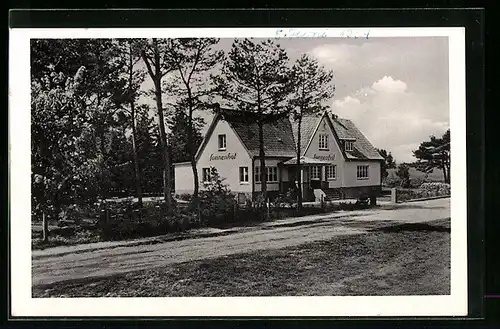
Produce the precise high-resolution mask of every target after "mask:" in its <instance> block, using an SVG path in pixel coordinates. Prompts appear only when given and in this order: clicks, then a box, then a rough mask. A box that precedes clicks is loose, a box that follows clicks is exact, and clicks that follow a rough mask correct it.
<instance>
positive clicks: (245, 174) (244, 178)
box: [240, 167, 248, 183]
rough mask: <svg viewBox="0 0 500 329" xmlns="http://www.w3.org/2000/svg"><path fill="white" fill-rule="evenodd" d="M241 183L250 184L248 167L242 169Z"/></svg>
mask: <svg viewBox="0 0 500 329" xmlns="http://www.w3.org/2000/svg"><path fill="white" fill-rule="evenodd" d="M240 183H248V167H240Z"/></svg>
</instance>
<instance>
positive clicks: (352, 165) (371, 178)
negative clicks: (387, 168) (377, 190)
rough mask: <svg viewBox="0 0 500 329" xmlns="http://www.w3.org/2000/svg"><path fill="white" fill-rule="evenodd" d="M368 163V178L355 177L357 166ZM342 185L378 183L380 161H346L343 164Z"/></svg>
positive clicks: (370, 184)
mask: <svg viewBox="0 0 500 329" xmlns="http://www.w3.org/2000/svg"><path fill="white" fill-rule="evenodd" d="M362 165H368V166H369V167H368V179H357V170H358V166H362ZM344 174H345V175H344V185H343V186H345V187H352V186H372V185H380V162H379V161H346V162H345V164H344Z"/></svg>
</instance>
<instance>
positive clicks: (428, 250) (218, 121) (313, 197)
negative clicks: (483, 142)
mask: <svg viewBox="0 0 500 329" xmlns="http://www.w3.org/2000/svg"><path fill="white" fill-rule="evenodd" d="M219 30H223V31H224V33H225V34H224V33H214V36H197V34H196V33H191V34H189V33H184V34H182V33H181V34H177V35H176V34H175V33H174V34H172V35H169V34H168V33H164V34H163V35H162V34H157V35H148V34H144V35H143V36H141V35H140V33H135V34H131V36H130V37H127V36H124V35H117V36H112V35H106V33H99V32H96V33H94V34H92V36H89V34H88V31H87V34H85V33H83V32H81V33H80V34H78V33H77V34H76V35H75V36H74V37H73V36H72V37H68V34H67V33H66V34H63V35H61V36H58V35H57V34H56V33H55V34H54V35H51V36H50V37H44V36H43V34H41V33H38V34H36V35H35V36H30V37H29V68H24V71H23V72H27V71H28V70H29V84H28V83H27V82H24V83H25V85H26V86H25V88H27V86H28V85H29V88H30V91H29V96H28V95H26V98H27V99H24V100H23V102H24V103H23V104H27V102H28V101H29V102H30V105H29V112H28V109H27V108H26V109H24V110H23V111H24V112H25V113H24V118H27V119H26V121H27V123H26V124H28V125H29V127H28V128H27V129H29V139H28V142H29V143H30V145H29V146H30V149H29V150H25V153H24V156H25V162H26V163H24V164H23V167H22V168H28V166H29V170H30V176H29V177H30V180H29V186H30V189H29V190H25V191H24V194H25V195H24V200H27V203H25V204H24V208H26V209H24V210H23V211H24V213H27V212H28V211H29V213H30V216H29V218H30V220H29V223H28V219H27V218H26V221H25V223H24V224H23V227H24V228H28V227H30V229H29V240H30V241H31V244H30V245H31V249H30V250H29V253H30V259H29V260H26V262H27V263H26V264H30V265H26V266H27V267H26V271H27V274H25V275H30V281H31V282H30V283H31V284H30V286H23V294H24V295H23V296H26V295H27V294H28V290H29V296H28V297H27V298H29V299H30V300H47V298H49V299H48V301H49V302H57V301H61V302H60V303H62V304H57V305H63V303H64V301H65V300H66V301H71V300H75V301H76V300H78V299H81V298H82V297H85V299H81V300H87V304H85V305H87V307H90V305H92V304H94V305H96V307H97V305H98V303H99V302H100V301H102V300H104V301H106V300H107V301H121V302H122V303H126V302H125V301H124V300H128V299H122V298H123V297H127V298H130V297H132V298H131V300H132V299H133V300H135V301H136V302H135V303H136V304H134V305H140V303H141V300H148V298H151V297H155V298H170V297H189V298H188V299H186V300H185V301H184V304H183V305H184V307H186V305H190V304H191V305H193V306H192V307H193V309H191V312H192V313H193V314H195V313H196V305H201V304H197V303H201V302H202V301H205V302H206V303H210V299H209V300H208V301H207V300H206V299H199V297H213V298H218V297H239V299H238V300H240V302H242V301H241V300H242V298H241V297H248V300H254V302H255V303H260V302H256V301H255V299H252V298H253V297H268V298H274V297H305V298H306V300H308V299H307V298H308V297H332V298H333V297H334V298H336V299H335V301H336V302H337V303H343V302H342V299H338V298H344V297H359V298H366V301H362V302H360V303H361V304H363V303H366V304H371V307H372V308H373V309H375V311H373V312H375V313H378V312H382V311H381V310H387V308H383V307H382V306H377V305H376V304H377V303H378V302H374V301H370V298H372V297H373V298H386V297H387V298H389V297H394V298H400V297H404V298H416V299H415V301H412V299H409V301H410V302H408V303H406V304H405V303H404V302H401V303H400V302H398V301H402V300H400V299H396V300H393V301H392V303H393V304H398V303H399V304H404V305H393V306H394V307H395V309H396V308H397V307H402V308H403V309H406V310H407V309H412V308H415V312H417V313H418V311H417V309H418V307H422V308H423V309H426V310H427V311H423V312H432V309H431V311H429V305H430V304H429V303H428V300H427V299H418V298H427V297H433V298H437V299H436V301H437V303H438V304H439V303H441V304H443V303H444V304H446V303H448V301H451V300H452V299H440V298H451V297H453V300H457V301H458V300H459V299H460V298H462V299H463V298H465V295H464V294H463V292H464V291H465V289H466V282H458V281H459V280H462V279H464V275H465V274H458V276H455V277H453V275H454V274H452V273H453V272H452V267H453V270H454V271H460V268H465V266H466V254H460V253H462V252H464V250H465V246H462V247H460V246H458V247H457V248H458V249H456V250H457V252H456V253H455V254H454V258H453V259H452V249H453V248H455V247H454V246H453V248H452V243H451V241H452V239H451V235H452V234H461V235H459V236H457V237H458V238H460V236H462V237H463V236H464V234H466V233H465V225H466V221H465V218H464V217H460V215H461V212H460V210H457V211H455V210H452V208H453V207H456V206H460V205H459V204H460V198H461V197H462V196H463V193H465V192H460V189H462V188H463V186H462V184H464V179H465V177H461V176H463V175H465V171H464V170H465V169H464V168H463V167H462V171H460V170H461V169H460V167H461V164H462V163H459V161H460V162H461V161H462V160H463V159H464V154H465V146H464V145H458V144H460V142H461V141H463V139H462V138H464V136H465V131H464V129H465V128H464V126H465V124H464V122H465V121H464V119H462V118H458V119H454V118H453V116H458V117H460V116H463V115H464V112H465V106H464V105H463V104H462V103H461V102H462V99H461V98H460V97H458V98H453V97H452V93H453V92H455V91H456V90H462V89H461V88H462V86H461V85H460V82H459V81H458V82H457V80H456V79H455V80H454V78H453V75H452V74H453V73H455V74H456V72H451V71H455V69H453V68H454V66H453V62H452V55H453V54H455V56H456V54H457V53H460V49H461V48H460V47H459V48H458V50H456V51H452V49H451V48H450V47H451V45H452V42H451V41H450V38H451V37H450V35H448V34H447V33H449V32H450V31H452V32H457V31H456V30H454V29H448V30H446V31H445V32H443V33H439V29H435V31H434V32H435V33H427V32H426V33H420V34H419V33H418V29H416V31H417V33H415V34H414V35H412V34H411V33H406V32H407V31H405V33H406V34H405V33H400V34H398V33H392V35H391V33H389V34H388V35H387V36H386V35H384V33H383V32H384V31H377V30H376V29H375V30H371V29H333V30H332V31H333V32H332V31H323V30H321V29H316V30H314V29H261V30H259V31H262V30H265V33H254V34H253V35H252V33H251V31H252V29H247V30H248V31H247V32H246V33H243V34H242V35H238V33H236V32H234V31H233V32H231V31H230V30H229V31H228V29H219ZM395 30H397V29H395ZM458 32H459V33H458V36H459V37H458V40H459V41H460V40H462V42H463V39H460V38H463V34H462V33H463V32H462V31H461V30H460V29H458ZM461 32H462V33H461ZM231 33H232V35H231ZM85 35H88V36H87V37H85ZM453 44H454V45H456V44H457V43H456V42H455V43H453ZM458 44H459V46H460V42H458ZM23 49H27V48H26V46H24V48H23ZM26 56H28V54H26ZM458 57H459V59H461V58H462V57H461V55H459V56H458ZM459 63H460V60H459ZM456 71H460V72H461V71H464V67H458V68H457V69H456ZM458 77H459V78H461V77H462V75H460V74H459V75H458ZM457 84H458V87H457ZM457 88H458V89H457ZM457 100H458V101H457ZM453 122H454V123H455V124H456V127H457V128H455V126H453V125H452V123H453ZM462 124H463V126H461V125H462ZM13 129H15V127H13ZM23 129H24V130H23V131H26V129H25V128H23ZM455 133H456V134H457V136H459V137H458V139H457V137H455V136H454V134H455ZM452 137H453V138H454V139H453V142H452V139H451V138H452ZM455 141H458V142H457V144H456V145H453V143H455ZM25 145H27V144H25ZM452 151H453V152H452ZM455 151H457V153H456V155H455V153H454V152H455ZM459 152H460V153H459ZM452 153H453V154H452ZM451 159H453V160H454V161H457V162H456V163H454V162H452V161H451ZM455 159H457V160H455ZM13 166H14V164H13ZM19 168H21V167H19ZM19 170H20V169H19ZM27 180H28V178H27V177H25V182H27ZM452 182H453V183H452ZM455 184H456V185H455ZM452 186H454V187H453V197H454V199H453V201H452V199H451V197H452ZM455 186H456V187H455ZM457 190H458V191H459V192H458V193H457V194H455V191H457ZM457 198H458V199H457ZM28 205H30V206H29V207H28ZM452 206H453V207H452ZM452 214H453V215H452ZM456 214H458V215H459V216H455V215H456ZM462 215H463V214H462ZM455 228H458V229H457V231H456V232H455ZM27 234H28V233H27V232H25V233H24V236H27ZM14 240H15V239H14V238H13V241H14ZM454 242H455V241H454ZM457 243H458V244H460V241H458V242H457ZM25 248H26V246H25ZM460 248H462V249H460ZM464 257H465V258H464ZM13 258H15V257H13ZM23 259H24V258H23ZM457 259H458V260H459V261H461V262H462V263H456V264H454V265H453V266H452V262H454V261H455V260H457ZM14 266H15V265H14ZM13 275H14V276H15V273H13ZM453 278H454V279H453ZM452 279H453V280H455V282H454V283H453V282H452V281H453V280H452ZM457 280H458V281H457ZM23 282H25V281H23ZM454 284H455V285H458V288H456V289H457V290H456V293H453V291H454V288H453V286H454ZM457 298H458V299H457ZM244 299H245V298H243V300H244ZM299 299H300V298H299ZM166 300H168V299H166ZM190 300H193V302H192V303H190ZM218 300H220V299H218ZM258 300H260V299H258ZM271 300H272V299H271ZM294 300H296V299H291V300H290V301H288V302H284V304H283V305H282V306H280V307H282V308H285V307H290V305H292V304H290V303H292V301H294ZM381 301H382V300H381ZM439 301H441V302H439ZM226 302H227V303H228V304H226V305H231V303H232V302H230V301H229V300H227V301H226ZM352 302H353V303H356V302H355V301H354V300H353V301H352ZM167 303H169V302H167ZM171 303H174V302H173V301H172V302H171ZM262 303H263V304H262V305H273V303H277V302H262ZM268 303H271V304H268ZM304 303H306V304H310V302H304ZM347 304H349V303H347ZM347 304H346V305H347ZM72 305H73V306H72V307H73V311H75V312H77V313H78V312H82V311H77V310H75V309H74V308H75V307H76V308H77V306H76V305H78V304H72ZM82 305H83V304H82ZM122 305H126V304H122ZM144 305H146V304H144ZM149 305H154V304H149ZM164 305H166V304H164ZM169 305H170V304H169ZM234 305H237V304H234ZM286 305H288V306H286ZM301 305H304V304H301ZM350 305H351V306H352V303H351V304H350ZM415 305H417V306H415ZM447 305H448V306H449V307H455V309H456V308H457V305H458V306H459V307H458V309H459V311H458V314H461V313H460V310H462V308H461V307H462V306H463V301H458V302H456V303H455V304H453V303H451V302H450V303H448V304H447ZM312 306H313V305H309V307H312ZM165 307H167V308H168V306H165ZM213 307H216V306H215V305H213ZM226 307H228V306H226ZM276 307H277V306H276ZM377 307H380V308H379V309H378V308H377ZM405 307H406V308H405ZM426 307H427V308H426ZM82 308H84V307H83V306H82ZM131 308H133V307H131ZM47 309H48V307H47ZM318 309H319V312H321V313H322V314H325V312H326V308H325V306H321V305H319V306H318ZM437 309H438V308H437ZM52 311H53V312H56V313H57V312H58V311H54V310H52ZM129 311H130V312H134V311H133V310H130V309H129ZM164 311H169V310H164ZM170 311H171V309H170ZM185 311H186V312H187V311H189V310H187V309H186V310H185ZM226 311H228V312H229V310H227V309H226ZM464 311H465V312H466V309H465V310H464ZM96 312H98V314H102V312H105V311H103V310H96ZM111 312H117V310H116V308H113V310H112V311H111ZM203 312H204V311H203ZM203 312H202V313H203ZM243 312H250V313H251V312H252V309H251V308H248V309H246V311H243ZM295 312H298V314H300V312H301V310H300V309H296V310H295ZM311 312H314V310H312V311H311ZM401 312H404V311H401ZM436 312H439V311H436ZM64 314H69V313H64ZM78 314H80V313H78ZM113 314H114V315H116V314H118V313H113ZM204 314H206V313H204ZM240 314H241V313H240ZM125 315H126V314H125ZM408 315H410V314H408Z"/></svg>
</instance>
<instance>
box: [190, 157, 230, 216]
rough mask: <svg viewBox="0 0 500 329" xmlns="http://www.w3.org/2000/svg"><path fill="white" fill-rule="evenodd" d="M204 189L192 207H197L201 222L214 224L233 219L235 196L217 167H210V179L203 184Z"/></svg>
mask: <svg viewBox="0 0 500 329" xmlns="http://www.w3.org/2000/svg"><path fill="white" fill-rule="evenodd" d="M203 187H204V189H202V190H201V191H200V193H199V200H198V201H197V202H199V204H193V205H192V208H194V209H198V211H199V214H200V222H201V223H202V224H216V223H222V222H226V221H234V219H235V218H234V215H235V214H234V210H235V208H236V206H237V205H236V200H235V196H234V195H233V194H232V193H231V191H230V190H229V188H228V187H227V184H224V179H223V178H221V177H220V175H219V173H218V172H217V169H215V168H213V167H212V168H211V170H210V180H209V181H208V182H205V183H204V184H203Z"/></svg>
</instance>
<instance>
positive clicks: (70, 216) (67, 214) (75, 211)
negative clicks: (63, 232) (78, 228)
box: [59, 204, 82, 224]
mask: <svg viewBox="0 0 500 329" xmlns="http://www.w3.org/2000/svg"><path fill="white" fill-rule="evenodd" d="M59 220H61V221H69V222H74V223H75V224H79V223H80V222H81V220H82V209H81V208H80V207H79V206H78V205H76V204H70V205H69V206H67V207H65V208H64V209H63V210H62V211H61V212H60V213H59Z"/></svg>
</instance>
